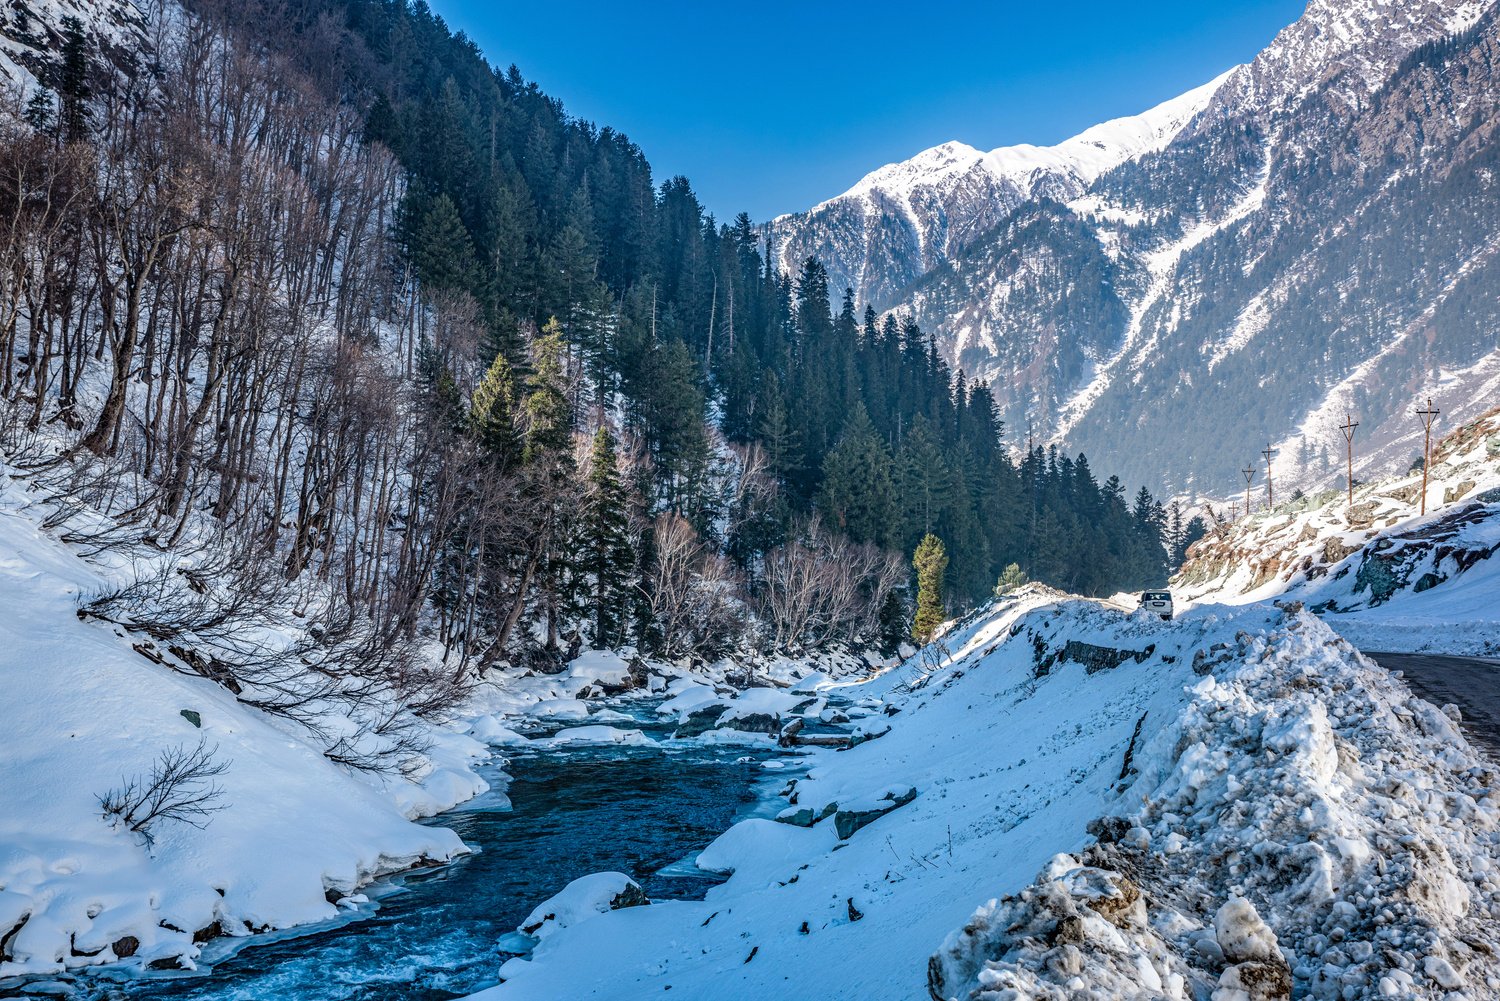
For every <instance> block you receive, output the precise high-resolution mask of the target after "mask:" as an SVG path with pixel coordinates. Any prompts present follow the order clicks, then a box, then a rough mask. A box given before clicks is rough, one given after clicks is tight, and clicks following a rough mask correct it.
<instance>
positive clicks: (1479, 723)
mask: <svg viewBox="0 0 1500 1001" xmlns="http://www.w3.org/2000/svg"><path fill="white" fill-rule="evenodd" d="M1365 656H1367V657H1369V658H1370V659H1371V660H1373V661H1375V662H1376V663H1377V664H1379V665H1380V666H1382V667H1384V668H1386V669H1387V670H1390V671H1400V672H1401V674H1402V678H1403V680H1405V682H1406V683H1407V685H1408V686H1410V687H1411V690H1412V691H1414V692H1416V693H1417V694H1418V695H1420V696H1421V697H1422V698H1424V699H1426V700H1427V701H1428V702H1431V703H1432V704H1433V705H1435V706H1443V705H1447V704H1448V703H1450V702H1451V703H1453V704H1454V705H1456V706H1458V708H1459V711H1460V712H1461V713H1463V724H1462V725H1463V730H1464V733H1465V734H1466V735H1467V736H1468V738H1469V739H1470V740H1472V741H1474V742H1475V743H1477V744H1481V745H1483V746H1484V747H1485V748H1486V749H1488V750H1489V752H1490V753H1491V754H1494V755H1497V756H1500V661H1492V660H1477V659H1473V658H1468V657H1437V656H1433V655H1431V654H1425V653H1370V652H1368V651H1367V652H1366V653H1365Z"/></svg>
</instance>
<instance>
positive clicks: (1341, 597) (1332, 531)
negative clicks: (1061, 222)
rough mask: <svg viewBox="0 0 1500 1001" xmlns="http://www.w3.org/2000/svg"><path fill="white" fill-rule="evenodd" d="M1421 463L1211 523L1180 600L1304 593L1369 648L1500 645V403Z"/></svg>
mask: <svg viewBox="0 0 1500 1001" xmlns="http://www.w3.org/2000/svg"><path fill="white" fill-rule="evenodd" d="M1421 490H1422V474H1421V472H1420V471H1417V472H1412V473H1408V474H1406V475H1403V476H1400V477H1396V478H1393V479H1387V480H1381V481H1379V482H1376V483H1372V484H1369V485H1365V486H1361V487H1359V488H1357V489H1356V490H1355V493H1354V505H1353V508H1352V509H1351V508H1350V506H1349V503H1348V500H1347V496H1346V494H1345V493H1344V492H1343V491H1330V492H1329V493H1326V494H1321V495H1318V496H1316V497H1313V498H1309V499H1306V500H1304V501H1302V502H1300V503H1291V504H1286V505H1283V506H1281V507H1278V508H1277V510H1276V511H1275V512H1274V513H1271V514H1256V515H1254V516H1253V517H1251V518H1249V519H1242V520H1241V521H1239V522H1237V523H1235V524H1233V525H1230V526H1226V527H1225V528H1224V529H1222V530H1221V531H1218V532H1215V533H1211V534H1210V535H1209V537H1207V538H1205V539H1203V540H1202V541H1201V542H1199V543H1198V544H1197V545H1195V546H1194V547H1193V550H1192V552H1191V553H1190V554H1189V559H1188V562H1187V564H1186V565H1185V566H1184V567H1183V568H1182V570H1181V572H1180V573H1179V574H1178V575H1177V577H1176V578H1175V579H1174V581H1173V594H1174V595H1175V596H1176V597H1177V598H1178V600H1179V602H1183V603H1186V604H1188V605H1191V604H1193V603H1203V602H1220V603H1229V604H1245V603H1250V602H1257V601H1266V600H1268V599H1271V598H1274V597H1284V598H1295V599H1297V600H1300V601H1303V602H1306V603H1307V605H1308V606H1309V607H1310V608H1313V609H1314V610H1316V611H1318V612H1319V613H1320V614H1322V615H1324V616H1325V619H1326V621H1327V622H1328V623H1329V625H1331V626H1333V628H1334V629H1336V630H1337V631H1338V632H1339V633H1340V634H1341V635H1343V636H1345V637H1347V638H1348V639H1349V640H1350V641H1351V642H1353V643H1354V644H1356V645H1357V646H1359V647H1360V648H1361V649H1364V650H1381V651H1396V652H1426V653H1450V654H1457V655H1471V656H1495V655H1496V654H1500V559H1497V558H1494V557H1496V556H1500V411H1492V412H1490V413H1489V414H1486V415H1484V416H1482V417H1480V418H1478V419H1476V420H1474V421H1471V422H1469V423H1467V424H1465V425H1463V426H1462V427H1460V428H1458V429H1456V430H1454V431H1453V432H1452V433H1450V434H1448V435H1446V436H1444V437H1443V438H1442V439H1441V440H1440V441H1439V442H1438V443H1437V444H1436V445H1435V446H1434V449H1433V464H1432V468H1431V470H1429V473H1428V481H1427V513H1426V514H1425V515H1423V514H1422V513H1421Z"/></svg>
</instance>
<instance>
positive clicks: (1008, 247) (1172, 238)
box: [771, 0, 1500, 496]
mask: <svg viewBox="0 0 1500 1001" xmlns="http://www.w3.org/2000/svg"><path fill="white" fill-rule="evenodd" d="M1497 52H1500V15H1497V13H1496V10H1495V5H1494V3H1493V2H1492V0H1485V2H1479V0H1418V2H1415V3H1409V4H1396V3H1393V2H1385V0H1342V2H1340V0H1313V2H1312V3H1311V4H1310V5H1309V7H1308V9H1307V11H1306V13H1305V14H1304V15H1303V17H1302V18H1300V19H1299V20H1298V21H1297V22H1296V23H1294V24H1292V25H1291V26H1289V27H1288V28H1286V29H1285V30H1283V31H1282V32H1281V33H1280V34H1279V35H1278V36H1277V38H1276V39H1275V40H1274V41H1273V42H1272V44H1271V45H1270V46H1268V47H1267V48H1266V49H1265V50H1264V51H1263V52H1262V53H1260V54H1259V55H1258V56H1257V57H1256V58H1255V59H1254V60H1252V61H1251V62H1250V63H1248V64H1246V65H1244V66H1241V67H1237V68H1235V69H1234V70H1232V71H1230V72H1229V73H1228V74H1226V76H1225V77H1223V78H1221V79H1220V80H1219V81H1215V82H1214V83H1212V84H1210V85H1208V86H1207V87H1205V88H1200V89H1199V90H1197V91H1194V92H1192V93H1191V94H1189V95H1184V97H1183V98H1181V99H1179V100H1178V101H1174V102H1168V104H1167V105H1164V106H1163V107H1162V109H1156V110H1153V111H1152V112H1148V113H1147V115H1145V116H1142V119H1150V120H1152V121H1153V122H1154V131H1153V130H1152V129H1150V128H1146V127H1142V128H1141V129H1140V131H1138V132H1133V133H1132V134H1133V135H1135V136H1137V137H1138V138H1137V140H1136V143H1135V144H1131V143H1128V142H1119V143H1115V142H1107V143H1105V145H1106V146H1107V147H1108V152H1107V154H1106V153H1105V151H1103V150H1101V151H1100V152H1101V156H1100V158H1099V159H1098V160H1096V161H1091V162H1090V163H1088V164H1085V165H1083V167H1082V169H1077V162H1076V161H1073V160H1071V159H1070V158H1069V157H1068V156H1067V154H1066V153H1064V152H1062V151H1063V150H1064V149H1066V148H1072V149H1077V148H1078V144H1079V142H1080V141H1081V140H1085V139H1086V138H1087V137H1089V136H1090V135H1091V134H1094V133H1097V132H1098V131H1100V130H1108V131H1109V132H1111V133H1114V132H1116V127H1117V126H1118V125H1119V123H1110V125H1108V126H1101V127H1100V130H1090V132H1087V133H1084V134H1083V136H1080V137H1078V139H1077V140H1070V141H1069V142H1068V143H1064V144H1062V145H1061V146H1059V147H1056V148H1055V151H1053V152H1052V154H1051V155H1050V156H1049V157H1048V158H1047V159H1046V163H1047V167H1046V168H1045V169H1039V170H1037V171H1036V172H1034V173H1033V174H1032V175H1027V176H1029V177H1030V178H1032V179H1033V180H1034V183H1031V184H1030V185H1029V186H1024V185H1022V184H1020V183H1018V182H1016V181H1015V180H1013V179H1012V180H1011V181H1010V184H1009V186H1008V187H1004V188H1003V190H1001V182H1000V181H999V180H998V179H997V178H999V176H1000V174H999V173H997V172H996V171H994V170H992V169H990V168H989V167H987V166H983V165H982V164H993V163H999V162H1006V158H1004V157H1001V156H998V155H995V154H990V155H983V156H982V155H980V154H977V153H973V151H969V152H968V153H964V152H963V150H964V149H966V148H964V147H953V146H950V147H940V148H939V150H945V149H946V150H949V159H950V161H951V162H950V164H949V166H948V167H947V168H946V169H940V168H939V167H938V166H936V164H937V161H938V159H939V157H938V156H937V155H936V154H937V153H938V151H928V153H924V154H922V155H921V156H919V157H917V158H915V159H914V160H912V161H909V162H908V163H906V164H899V165H894V166H892V167H886V168H882V170H880V171H877V172H876V173H875V174H873V175H871V177H869V178H867V179H866V180H865V181H863V182H861V184H860V185H859V186H856V188H855V189H853V190H852V191H851V192H850V193H848V194H846V195H843V196H840V197H839V198H837V199H834V200H833V201H832V202H829V203H825V204H824V205H822V206H819V207H818V208H817V209H814V210H813V211H811V212H809V213H806V214H803V215H800V216H791V217H784V218H782V219H780V220H777V221H776V222H775V223H774V224H773V225H772V227H771V231H772V235H773V236H774V238H775V240H776V244H777V246H778V248H779V250H780V259H781V261H782V262H783V264H784V265H785V264H786V263H787V262H790V261H794V260H796V259H798V258H799V257H800V256H806V255H807V254H813V255H815V256H818V257H819V258H820V259H821V260H823V261H824V263H825V265H826V266H827V267H828V269H829V271H830V276H831V278H832V279H833V281H832V284H833V287H834V288H842V285H843V284H849V285H850V286H851V287H853V288H855V290H856V292H857V294H858V295H859V296H860V299H861V301H862V302H869V303H871V304H873V305H875V306H876V307H877V308H882V309H894V310H896V311H899V312H906V313H911V314H913V315H914V316H915V317H916V319H917V320H918V321H919V322H920V323H921V324H922V325H923V327H924V328H926V329H928V330H931V331H933V332H935V333H936V335H937V337H938V342H939V345H940V347H941V348H942V350H943V351H944V352H945V353H946V354H947V356H948V357H949V359H950V360H952V361H953V362H955V363H956V364H958V365H960V366H961V367H962V368H963V369H964V370H965V371H966V372H967V373H968V374H969V375H970V376H974V377H980V378H984V379H988V380H990V381H991V382H992V383H993V384H994V387H995V391H996V396H997V398H998V399H999V400H1000V401H1001V405H1002V407H1003V408H1004V410H1005V416H1006V419H1007V420H1008V421H1009V422H1010V424H1011V425H1012V426H1013V427H1023V426H1026V425H1028V424H1029V425H1031V426H1032V427H1033V428H1035V429H1036V430H1037V432H1038V433H1039V434H1040V435H1041V436H1042V437H1044V438H1050V439H1052V440H1054V441H1058V442H1059V443H1061V444H1062V445H1064V447H1066V448H1068V449H1070V450H1077V449H1081V450H1084V451H1087V452H1089V453H1090V454H1095V455H1107V456H1108V457H1109V465H1110V468H1112V469H1118V470H1119V471H1120V473H1121V474H1122V475H1123V476H1125V477H1126V478H1127V479H1131V478H1135V479H1142V480H1144V481H1146V482H1153V483H1154V482H1163V481H1164V482H1165V485H1167V486H1169V487H1171V488H1174V489H1179V490H1196V491H1199V492H1203V493H1207V494H1210V495H1216V496H1224V495H1229V494H1232V493H1233V492H1234V490H1235V488H1236V484H1237V483H1239V482H1240V477H1239V474H1238V472H1237V470H1238V469H1239V468H1240V467H1242V466H1244V465H1245V464H1246V463H1247V462H1249V461H1251V460H1255V459H1257V453H1259V451H1260V450H1261V449H1263V448H1264V447H1266V444H1267V443H1268V442H1270V443H1272V444H1273V445H1274V446H1276V447H1277V448H1278V449H1279V452H1280V457H1279V458H1278V459H1277V473H1278V475H1279V476H1281V477H1283V479H1284V482H1286V483H1287V485H1288V486H1291V485H1293V484H1298V485H1307V486H1312V485H1317V484H1321V483H1326V482H1330V481H1332V480H1333V479H1334V478H1336V477H1337V476H1338V475H1339V473H1340V472H1341V471H1342V465H1341V462H1340V461H1339V460H1341V459H1342V450H1343V440H1342V438H1341V437H1340V436H1339V432H1338V431H1337V430H1336V427H1335V425H1336V424H1337V423H1339V422H1340V421H1341V420H1342V419H1343V417H1344V415H1345V414H1346V413H1352V414H1354V415H1355V416H1356V417H1357V419H1359V420H1360V421H1361V435H1362V441H1364V442H1365V443H1366V445H1367V447H1366V448H1365V449H1363V451H1362V452H1361V456H1362V457H1363V464H1364V465H1365V466H1367V467H1370V468H1372V469H1379V470H1380V471H1392V470H1393V469H1394V468H1395V467H1396V466H1401V467H1402V468H1404V464H1405V463H1407V462H1408V461H1409V460H1410V458H1411V456H1412V455H1413V454H1415V453H1416V452H1418V451H1420V438H1421V427H1420V425H1419V424H1418V422H1417V421H1416V420H1415V419H1414V418H1413V417H1412V416H1411V410H1412V405H1413V403H1414V401H1416V400H1417V399H1418V398H1421V399H1424V400H1425V398H1426V396H1427V395H1428V394H1431V395H1432V396H1433V397H1434V398H1435V399H1436V400H1437V401H1438V403H1439V405H1440V407H1442V408H1444V417H1443V418H1442V420H1444V421H1448V420H1458V419H1461V418H1463V417H1465V416H1467V415H1470V414H1473V413H1476V412H1478V411H1480V410H1483V409H1486V408H1487V406H1488V405H1489V404H1488V402H1487V401H1488V400H1491V399H1493V394H1494V392H1495V391H1496V390H1497V389H1500V339H1497V337H1496V334H1495V330H1496V329H1497V328H1500V292H1497V291H1496V290H1497V289H1500V282H1497V281H1496V278H1497V277H1500V261H1497V259H1496V252H1497V251H1500V240H1496V238H1495V236H1494V234H1495V232H1497V230H1500V209H1497V208H1496V205H1497V202H1496V198H1495V194H1496V192H1495V184H1496V180H1497V177H1500V173H1497V171H1500V162H1497V161H1500V148H1497V146H1496V143H1495V142H1494V140H1493V135H1494V131H1495V128H1496V126H1497V124H1500V120H1497V116H1496V109H1497V108H1500V55H1497ZM1163 109H1166V110H1165V111H1163ZM1135 121H1138V122H1139V121H1141V120H1140V119H1137V120H1135ZM1153 137H1154V138H1153ZM1008 162H1011V163H1022V162H1024V159H1023V158H1021V157H1016V158H1015V159H1013V160H1010V161H1008ZM1090 166H1093V167H1094V172H1093V173H1089V169H1090ZM1006 176H1007V177H1011V178H1014V176H1015V175H1006ZM956 178H958V179H962V182H963V183H959V182H958V180H956ZM898 210H899V211H898Z"/></svg>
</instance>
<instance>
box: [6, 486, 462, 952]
mask: <svg viewBox="0 0 1500 1001" xmlns="http://www.w3.org/2000/svg"><path fill="white" fill-rule="evenodd" d="M24 504H25V496H24V495H23V494H22V493H21V491H20V490H19V488H18V487H17V486H15V485H14V484H11V483H8V482H6V481H4V480H0V608H3V609H4V610H5V614H4V616H3V617H0V733H3V734H4V735H5V736H4V740H3V741H0V977H8V976H14V975H20V974H41V973H49V972H56V971H61V970H64V969H68V968H74V967H80V966H88V965H93V964H101V963H108V962H112V961H115V960H117V959H126V958H127V957H129V958H130V961H131V962H135V963H141V964H146V963H152V962H160V963H162V964H166V965H176V966H184V967H191V966H192V965H193V962H194V959H195V958H196V957H197V956H198V954H199V946H198V945H197V944H195V942H194V938H195V933H199V935H198V936H197V937H200V938H201V937H203V936H206V935H212V934H227V935H246V934H249V933H251V932H253V931H260V930H264V929H267V928H271V927H286V926H290V925H294V924H300V923H304V922H312V921H320V920H324V919H328V918H332V917H334V916H335V915H336V914H337V908H336V906H335V904H334V903H332V901H335V900H337V899H338V898H340V897H343V896H345V895H347V894H349V893H351V892H352V891H353V890H354V889H355V887H357V886H359V885H360V884H362V883H364V882H367V881H368V880H370V879H372V878H373V877H375V876H377V875H379V874H382V873H388V872H392V871H395V870H400V869H404V868H407V867H409V866H411V865H413V864H416V863H419V862H424V861H442V860H446V859H449V858H452V857H453V856H455V855H457V854H459V853H460V852H462V851H464V848H463V845H462V844H461V843H460V841H459V839H458V837H457V836H456V835H454V834H453V833H452V832H450V831H446V830H442V829H440V828H434V827H426V826H422V825H419V824H416V823H413V822H412V820H411V819H410V818H413V817H417V816H421V815H427V814H431V813H434V812H436V811H438V810H442V809H446V808H448V807H450V806H452V805H454V804H455V803H457V802H459V801H461V800H464V799H467V798H469V797H470V796H473V795H475V794H476V793H478V792H480V791H483V790H484V789H485V784H484V782H483V780H481V779H479V778H478V777H477V776H476V775H475V774H474V773H473V771H471V770H470V768H469V765H470V764H471V763H472V762H473V761H474V760H475V759H477V758H480V757H485V756H487V754H488V752H487V751H486V750H485V748H484V746H483V745H482V744H480V743H479V742H477V741H476V740H474V739H472V738H470V737H467V736H463V735H460V734H457V733H453V732H450V731H438V732H435V733H434V734H433V740H434V741H435V743H434V745H433V748H432V750H431V752H430V753H429V754H428V756H427V760H426V762H425V763H424V764H423V765H422V767H421V769H420V770H419V771H418V772H417V773H416V774H415V775H414V776H412V778H414V779H415V780H416V781H410V780H408V779H407V778H403V777H395V778H380V777H374V776H361V775H358V774H354V773H351V772H349V771H347V770H345V769H344V768H342V767H341V766H338V765H335V764H334V763H332V762H331V761H329V760H328V759H327V758H325V757H324V756H323V755H322V754H321V753H319V752H318V750H317V749H315V748H314V747H312V746H311V745H309V744H308V743H305V742H303V741H302V740H300V739H299V738H298V737H297V736H296V735H295V734H292V733H290V732H287V731H284V730H283V729H280V728H278V727H277V726H275V725H273V724H272V723H271V722H270V721H269V720H268V719H267V718H266V717H264V716H261V715H260V714H258V713H257V712H255V711H253V710H250V709H248V708H246V707H245V706H243V705H241V704H240V703H238V702H237V701H236V700H235V698H234V696H233V695H231V694H230V693H229V692H227V691H226V690H224V689H223V688H221V687H219V686H218V685H216V684H213V683H212V682H210V681H207V680H205V679H203V678H199V677H195V676H189V675H185V674H179V673H176V672H173V671H171V670H170V669H168V668H166V667H163V666H158V665H156V664H153V663H151V662H149V661H147V660H146V659H145V658H143V657H141V656H140V655H138V654H137V653H136V652H134V651H133V650H132V649H131V646H130V641H129V640H128V639H127V638H125V637H123V636H122V635H120V634H118V633H117V632H116V631H114V630H113V629H112V628H111V627H108V626H105V625H102V624H99V623H96V622H87V623H85V622H80V621H79V619H78V616H77V614H76V608H77V598H78V595H79V594H80V592H83V593H89V592H94V591H97V590H98V589H99V588H100V587H101V586H102V584H103V581H102V580H101V578H100V577H99V576H98V575H97V574H96V573H95V572H94V571H93V570H91V569H90V567H89V566H87V565H86V564H85V563H83V562H82V561H81V560H79V559H78V558H77V557H75V556H74V555H72V554H71V553H70V552H69V551H68V550H66V549H65V548H63V547H62V546H61V545H59V544H58V543H55V542H53V541H52V540H50V539H48V538H46V537H45V536H43V535H42V534H41V533H40V532H39V531H38V530H37V529H36V528H35V527H34V526H33V523H32V520H31V519H30V518H29V517H28V516H27V515H26V514H24V513H22V509H23V507H24ZM200 741H202V742H203V744H204V747H205V748H206V749H209V750H212V751H213V752H214V755H215V758H216V760H218V761H220V762H222V763H224V764H225V765H226V770H225V771H224V772H223V774H222V775H219V776H218V777H217V778H216V779H214V781H215V782H216V783H217V784H218V786H219V787H221V789H222V793H223V795H222V799H221V800H220V803H221V804H222V807H223V808H222V809H221V810H218V811H217V812H214V813H212V814H210V815H209V816H207V817H205V818H202V819H203V821H204V822H205V826H204V827H203V828H202V829H200V828H198V827H194V826H191V825H190V824H188V823H183V822H173V821H164V822H162V823H161V824H159V825H158V826H157V827H156V828H155V829H153V831H152V834H153V835H154V841H153V843H152V844H150V845H149V846H148V845H147V844H146V843H145V842H144V840H143V839H142V838H141V837H140V836H139V835H135V834H131V833H130V832H128V831H125V830H119V829H116V828H115V827H112V826H111V825H110V823H108V822H107V821H106V820H105V819H104V818H103V815H102V811H101V809H100V804H99V799H98V797H100V796H101V795H104V794H105V793H107V792H109V791H110V790H111V789H113V788H116V787H118V786H120V785H121V783H122V782H123V781H124V780H125V779H126V778H127V777H129V776H133V775H141V774H145V773H148V772H149V771H150V770H151V768H152V765H153V763H154V762H155V761H156V759H157V756H158V755H159V754H160V753H161V752H163V751H164V750H168V749H172V748H179V747H181V748H189V749H191V748H194V747H196V746H197V745H198V743H199V742H200Z"/></svg>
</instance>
